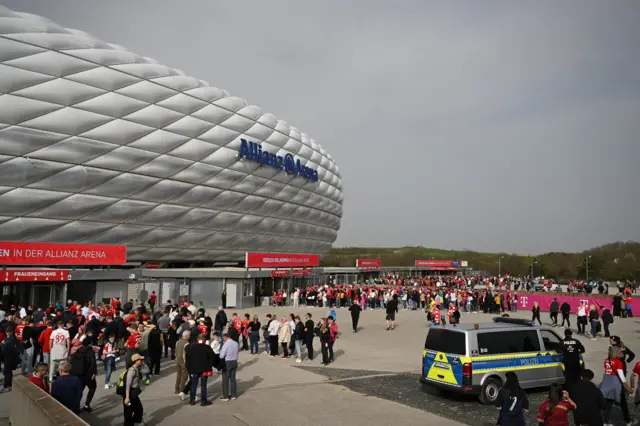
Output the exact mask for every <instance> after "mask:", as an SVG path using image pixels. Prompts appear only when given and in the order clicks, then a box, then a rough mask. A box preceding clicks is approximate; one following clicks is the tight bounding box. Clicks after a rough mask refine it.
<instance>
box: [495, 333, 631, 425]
mask: <svg viewBox="0 0 640 426" xmlns="http://www.w3.org/2000/svg"><path fill="white" fill-rule="evenodd" d="M564 334H565V337H564V339H563V340H562V348H561V350H562V352H563V355H564V356H563V364H564V374H565V383H564V386H562V385H560V384H553V385H551V387H550V389H549V393H548V396H547V398H546V399H545V400H544V401H543V402H542V403H541V404H540V406H539V407H538V411H537V417H536V420H537V422H538V425H539V426H570V425H571V423H570V420H569V414H570V413H573V422H574V424H575V425H576V426H612V425H613V423H612V422H611V412H612V409H613V407H614V405H618V406H619V407H620V409H621V411H622V417H623V419H624V422H625V424H626V425H627V426H632V425H635V424H637V420H632V418H631V411H630V407H629V402H628V401H629V397H630V396H633V401H634V404H635V405H636V406H638V405H639V404H640V392H639V390H638V382H639V380H638V379H639V377H640V362H638V363H636V365H635V367H634V368H633V369H632V371H631V372H630V375H629V374H628V371H627V365H628V364H629V363H630V362H631V361H632V360H633V359H634V356H635V355H634V354H633V352H631V350H630V349H629V348H627V347H626V346H625V344H624V343H623V342H622V340H621V339H620V337H618V336H612V337H611V338H610V341H609V343H610V346H609V349H608V351H607V355H606V357H605V359H604V374H603V377H602V381H601V383H600V385H599V386H598V385H596V384H595V383H594V378H595V376H594V373H593V371H591V370H590V369H586V368H584V364H583V363H582V362H581V355H582V354H584V353H585V348H584V346H583V345H582V343H580V341H579V340H577V339H575V338H574V336H573V333H572V331H571V330H570V329H566V330H565V333H564ZM495 407H496V408H497V409H498V410H499V417H498V421H497V423H496V424H498V425H500V426H524V425H525V414H526V413H527V412H528V411H529V399H528V397H527V394H526V392H525V391H524V390H523V389H521V388H520V385H519V382H518V376H517V374H516V373H515V372H507V373H505V381H504V386H503V387H502V389H501V390H500V392H499V394H498V398H497V399H496V402H495Z"/></svg>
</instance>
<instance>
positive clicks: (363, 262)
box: [356, 259, 382, 268]
mask: <svg viewBox="0 0 640 426" xmlns="http://www.w3.org/2000/svg"><path fill="white" fill-rule="evenodd" d="M381 266H382V261H381V260H380V259H356V268H380V267H381Z"/></svg>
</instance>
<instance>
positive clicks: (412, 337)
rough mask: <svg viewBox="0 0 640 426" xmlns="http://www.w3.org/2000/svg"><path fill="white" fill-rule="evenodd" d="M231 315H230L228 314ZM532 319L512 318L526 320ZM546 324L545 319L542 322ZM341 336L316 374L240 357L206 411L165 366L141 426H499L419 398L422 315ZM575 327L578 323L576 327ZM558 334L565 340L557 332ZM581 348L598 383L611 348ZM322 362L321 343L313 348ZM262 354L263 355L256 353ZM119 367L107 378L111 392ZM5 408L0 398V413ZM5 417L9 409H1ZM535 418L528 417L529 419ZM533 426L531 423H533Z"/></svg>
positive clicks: (464, 409) (373, 319) (107, 412)
mask: <svg viewBox="0 0 640 426" xmlns="http://www.w3.org/2000/svg"><path fill="white" fill-rule="evenodd" d="M233 312H236V310H234V309H229V310H227V314H229V315H230V314H231V313H233ZM237 312H238V314H244V313H245V312H246V313H250V314H253V313H257V314H258V315H260V318H261V319H262V318H264V315H265V314H266V313H272V314H277V315H278V316H279V317H281V316H285V315H287V314H289V313H292V312H293V313H295V314H299V315H301V316H302V315H304V313H305V312H311V313H312V314H313V319H314V320H318V319H319V318H320V317H322V316H326V315H327V309H324V308H305V307H302V308H296V309H293V308H288V307H286V308H264V307H261V308H254V309H242V310H237ZM529 315H530V314H529V312H521V313H518V314H512V316H517V317H529ZM547 315H548V314H543V320H544V319H545V317H547ZM337 316H338V324H339V326H340V329H341V332H342V335H341V336H340V338H339V339H338V340H337V342H336V344H335V351H336V360H335V363H333V364H332V365H331V366H328V367H324V366H322V365H320V361H319V360H320V358H317V359H315V360H314V361H312V362H309V361H306V360H305V362H303V363H301V364H296V363H295V361H294V359H280V358H269V357H268V356H266V355H264V354H260V355H250V354H249V353H247V352H242V353H241V357H240V369H239V372H238V391H239V395H238V399H237V400H236V401H230V402H221V401H216V400H215V399H214V398H218V397H219V396H220V394H221V385H220V379H219V377H217V376H214V377H213V378H210V379H209V386H208V389H209V395H208V396H209V399H211V400H212V401H213V405H212V406H209V407H200V406H199V405H196V406H189V405H188V403H187V402H186V401H185V402H182V401H180V400H179V399H178V397H177V396H175V395H173V387H174V381H175V374H174V368H173V366H172V365H171V363H170V362H167V363H164V364H163V367H162V372H161V376H160V377H158V378H154V381H153V383H152V384H151V385H150V386H147V387H146V388H145V389H144V392H143V394H142V401H143V404H144V407H145V416H144V419H145V422H146V423H145V424H146V425H158V424H160V423H162V424H163V425H167V426H170V425H181V426H188V425H196V424H203V419H204V420H206V419H207V418H210V419H212V420H213V419H215V421H216V422H223V424H227V425H231V426H235V425H251V426H253V425H261V426H263V425H289V424H290V425H294V424H295V425H300V424H304V425H325V424H332V425H334V426H337V425H361V424H362V425H365V424H372V423H374V422H375V424H376V425H387V424H388V425H394V426H397V425H404V424H407V425H409V424H417V423H419V422H420V423H428V424H433V425H443V426H448V425H458V424H467V425H472V426H478V425H485V424H486V425H492V424H495V419H496V412H495V409H493V408H492V407H486V406H482V405H480V404H479V403H478V402H477V400H476V399H475V398H470V397H461V396H455V395H447V396H442V395H438V394H436V393H433V392H431V391H429V390H427V391H425V390H424V389H423V388H422V386H421V385H420V384H419V382H418V378H419V374H420V367H421V352H422V349H423V347H424V340H425V336H426V332H427V329H428V326H427V323H426V316H425V314H424V313H423V312H420V311H401V312H400V313H399V314H398V315H397V327H396V330H394V331H385V329H384V312H383V311H382V310H374V311H365V312H363V313H362V315H361V319H360V329H359V331H358V333H353V332H352V331H351V318H350V315H349V312H348V311H347V310H346V309H338V310H337ZM491 317H492V315H484V314H473V313H472V314H463V315H462V321H463V322H471V323H474V322H485V321H490V318H491ZM572 319H574V318H572ZM638 323H640V321H639V320H638V319H637V318H628V319H616V321H615V323H614V324H613V326H612V332H613V334H618V335H620V336H622V338H623V340H624V341H626V343H627V345H628V346H629V347H630V348H632V349H637V348H640V344H639V343H640V342H639V341H640V333H638V332H637V330H639V329H640V327H638ZM558 332H559V334H561V330H560V329H558ZM582 340H583V343H584V344H585V347H586V348H587V355H586V357H585V360H586V363H587V366H588V367H589V368H591V369H592V370H594V372H595V374H596V378H597V379H598V380H599V379H600V377H601V376H602V372H603V365H602V361H603V359H604V356H605V353H606V350H607V346H608V340H607V339H599V340H597V341H591V340H587V339H582ZM315 346H316V349H318V353H319V342H318V341H317V339H316V345H315ZM261 347H262V345H261ZM122 368H123V366H122V365H118V370H117V371H116V373H115V374H114V376H113V377H112V382H115V380H116V379H117V375H118V374H119V372H120V371H122ZM98 385H99V386H98V391H97V393H96V397H95V399H94V402H93V404H92V405H93V407H94V412H93V413H92V414H90V415H87V414H83V418H85V419H86V420H87V421H88V422H89V423H90V424H92V425H101V426H102V425H119V424H122V402H121V401H122V399H121V398H120V397H118V396H117V395H115V391H114V390H113V389H111V390H104V389H103V385H104V379H103V377H102V376H100V377H99V378H98ZM529 396H530V399H531V401H532V412H533V411H536V410H537V406H538V404H539V403H540V401H542V399H544V396H545V392H544V391H541V392H540V391H538V392H531V393H529ZM7 400H8V398H7V397H6V396H5V395H0V407H6V401H7ZM7 408H8V407H7ZM2 414H3V413H2V411H0V417H1V416H2ZM532 415H533V414H532ZM531 424H533V423H531Z"/></svg>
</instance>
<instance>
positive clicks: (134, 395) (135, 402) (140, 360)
mask: <svg viewBox="0 0 640 426" xmlns="http://www.w3.org/2000/svg"><path fill="white" fill-rule="evenodd" d="M131 362H132V365H131V367H129V369H127V371H126V375H125V374H124V373H123V376H124V377H123V376H121V380H118V387H117V389H116V393H117V394H118V395H121V396H122V397H123V400H122V404H123V406H124V426H133V425H134V424H136V423H142V415H143V413H144V407H143V406H142V401H140V394H141V393H142V390H141V389H140V383H142V371H141V367H142V365H143V364H144V357H143V356H142V355H140V354H133V355H132V356H131Z"/></svg>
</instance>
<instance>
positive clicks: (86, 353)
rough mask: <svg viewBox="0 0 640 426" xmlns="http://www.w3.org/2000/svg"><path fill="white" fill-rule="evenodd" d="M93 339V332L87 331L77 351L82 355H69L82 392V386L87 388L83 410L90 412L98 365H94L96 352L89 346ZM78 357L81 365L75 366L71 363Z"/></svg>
mask: <svg viewBox="0 0 640 426" xmlns="http://www.w3.org/2000/svg"><path fill="white" fill-rule="evenodd" d="M92 340H93V333H92V332H88V333H87V335H86V337H85V338H84V340H83V341H82V347H81V348H78V350H77V352H78V353H80V354H81V355H82V358H81V359H80V357H76V355H75V354H74V355H72V357H71V363H72V364H71V368H72V371H73V373H75V375H76V376H78V377H80V380H82V385H83V386H82V392H84V388H89V392H88V393H87V398H86V399H85V402H84V411H86V412H87V413H90V412H91V411H92V410H91V401H92V400H93V395H95V393H96V387H97V383H96V375H97V374H98V366H97V365H96V353H95V351H94V350H93V346H91V341H92ZM76 359H78V362H80V361H81V362H82V365H80V366H76V365H73V363H74V362H75V360H76Z"/></svg>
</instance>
